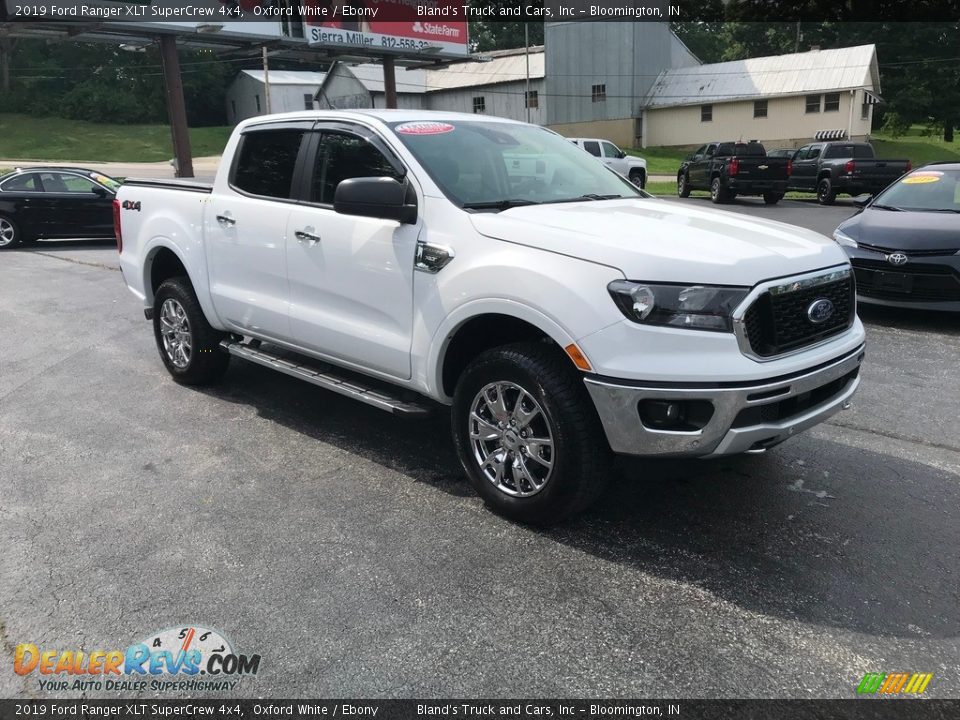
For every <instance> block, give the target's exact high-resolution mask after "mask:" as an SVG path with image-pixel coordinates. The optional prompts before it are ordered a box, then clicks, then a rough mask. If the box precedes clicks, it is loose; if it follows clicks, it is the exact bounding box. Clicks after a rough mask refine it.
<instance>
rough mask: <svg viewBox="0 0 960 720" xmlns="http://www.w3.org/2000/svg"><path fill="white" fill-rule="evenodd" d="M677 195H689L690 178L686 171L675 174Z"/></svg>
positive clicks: (684, 196) (683, 196)
mask: <svg viewBox="0 0 960 720" xmlns="http://www.w3.org/2000/svg"><path fill="white" fill-rule="evenodd" d="M677 197H682V198H688V197H690V178H689V177H687V174H686V173H680V174H679V175H677Z"/></svg>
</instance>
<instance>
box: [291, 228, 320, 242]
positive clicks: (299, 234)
mask: <svg viewBox="0 0 960 720" xmlns="http://www.w3.org/2000/svg"><path fill="white" fill-rule="evenodd" d="M293 235H294V237H296V238H297V240H306V241H309V242H311V243H313V244H314V245H316V244H317V243H318V242H320V236H319V235H315V234H313V233H312V232H307V231H306V230H297V231H296V232H295V233H293Z"/></svg>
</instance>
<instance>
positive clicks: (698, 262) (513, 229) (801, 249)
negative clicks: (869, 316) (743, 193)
mask: <svg viewBox="0 0 960 720" xmlns="http://www.w3.org/2000/svg"><path fill="white" fill-rule="evenodd" d="M471 221H472V222H473V225H474V227H475V228H476V229H477V231H478V232H479V233H480V234H481V235H485V236H487V237H490V238H494V239H497V240H504V241H506V242H511V243H517V244H519V245H526V246H528V247H534V248H539V249H541V250H547V251H549V252H556V253H561V254H563V255H569V256H572V257H578V258H583V259H584V260H588V261H590V262H595V263H599V264H602V265H609V266H611V267H614V268H617V269H618V270H620V271H621V272H622V273H623V274H624V276H625V277H627V278H628V279H631V280H648V281H654V282H689V283H704V284H725V285H742V286H752V285H755V284H757V283H758V282H760V281H762V280H767V279H770V278H775V277H782V276H784V275H793V274H798V273H803V272H808V271H810V270H816V269H819V268H823V267H830V266H832V265H838V264H846V263H847V257H846V253H844V251H843V249H842V248H840V247H839V246H838V245H837V244H836V243H835V242H833V241H832V240H830V239H828V238H826V237H825V236H823V235H820V234H819V233H815V232H813V231H812V230H805V229H804V228H800V227H796V226H795V225H787V224H785V223H779V222H774V221H772V220H762V219H759V218H755V217H749V216H747V215H741V214H737V213H732V212H723V211H719V210H710V209H706V208H698V207H695V206H693V205H692V203H691V204H687V203H679V202H668V201H664V200H653V199H632V198H628V199H623V200H605V201H586V202H575V203H560V204H555V205H550V204H546V205H530V206H523V207H516V208H511V209H510V210H505V211H503V212H500V213H476V214H474V215H472V216H471Z"/></svg>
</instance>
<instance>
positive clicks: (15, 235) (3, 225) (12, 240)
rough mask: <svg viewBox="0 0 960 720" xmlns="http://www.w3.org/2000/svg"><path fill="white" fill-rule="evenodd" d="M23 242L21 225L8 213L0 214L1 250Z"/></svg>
mask: <svg viewBox="0 0 960 720" xmlns="http://www.w3.org/2000/svg"><path fill="white" fill-rule="evenodd" d="M22 242H23V235H22V234H21V232H20V227H19V226H18V225H17V223H15V222H14V221H13V218H11V217H9V216H7V215H0V250H10V249H11V248H15V247H17V246H18V245H20V244H21V243H22Z"/></svg>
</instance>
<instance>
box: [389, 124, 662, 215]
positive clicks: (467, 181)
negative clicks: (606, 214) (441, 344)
mask: <svg viewBox="0 0 960 720" xmlns="http://www.w3.org/2000/svg"><path fill="white" fill-rule="evenodd" d="M391 127H392V128H393V131H394V132H395V133H396V134H397V137H398V138H399V139H400V141H401V142H402V143H403V144H404V145H406V146H407V148H409V150H410V152H412V153H413V154H414V156H415V157H416V158H417V160H418V161H419V162H420V164H421V165H423V167H424V168H425V169H426V171H427V172H428V173H429V174H430V177H431V178H433V180H434V182H436V183H437V185H439V186H440V189H441V190H443V192H444V193H445V194H446V195H447V197H449V198H450V199H451V200H452V201H453V202H455V203H456V204H458V205H460V206H461V207H465V208H477V209H491V210H505V209H507V208H509V207H512V206H514V205H531V204H540V203H555V202H570V201H573V200H605V199H610V198H616V197H650V195H648V194H647V193H645V192H643V191H642V190H638V189H637V188H635V187H634V186H633V185H632V184H631V183H630V182H628V181H627V180H626V179H624V178H622V177H621V176H620V175H617V174H616V173H615V172H613V171H612V170H610V169H608V168H607V167H606V166H604V165H603V164H602V163H600V162H598V161H597V160H596V159H595V158H594V157H592V156H591V155H589V154H588V153H586V152H584V151H583V150H581V149H580V148H578V147H577V146H575V145H573V144H571V143H570V141H568V140H567V139H566V138H563V137H561V136H559V135H557V134H555V133H553V132H550V131H549V130H545V129H543V128H541V127H537V126H534V125H522V124H516V123H504V122H489V121H469V120H468V121H465V122H464V121H460V120H455V121H452V122H435V121H420V122H401V123H391Z"/></svg>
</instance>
